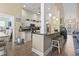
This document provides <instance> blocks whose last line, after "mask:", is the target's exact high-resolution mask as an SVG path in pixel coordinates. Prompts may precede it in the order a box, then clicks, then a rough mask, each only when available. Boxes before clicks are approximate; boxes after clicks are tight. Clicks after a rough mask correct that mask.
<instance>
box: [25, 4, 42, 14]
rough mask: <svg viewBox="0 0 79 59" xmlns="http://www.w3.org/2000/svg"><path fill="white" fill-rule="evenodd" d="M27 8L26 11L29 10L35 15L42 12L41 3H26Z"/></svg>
mask: <svg viewBox="0 0 79 59" xmlns="http://www.w3.org/2000/svg"><path fill="white" fill-rule="evenodd" d="M24 5H25V6H26V7H24V9H26V10H29V11H31V12H33V13H39V12H40V6H41V5H40V3H26V4H24Z"/></svg>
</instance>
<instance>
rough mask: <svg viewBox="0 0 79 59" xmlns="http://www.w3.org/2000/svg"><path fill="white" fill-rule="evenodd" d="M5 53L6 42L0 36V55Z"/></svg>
mask: <svg viewBox="0 0 79 59" xmlns="http://www.w3.org/2000/svg"><path fill="white" fill-rule="evenodd" d="M5 55H7V49H6V42H5V40H4V38H0V56H5Z"/></svg>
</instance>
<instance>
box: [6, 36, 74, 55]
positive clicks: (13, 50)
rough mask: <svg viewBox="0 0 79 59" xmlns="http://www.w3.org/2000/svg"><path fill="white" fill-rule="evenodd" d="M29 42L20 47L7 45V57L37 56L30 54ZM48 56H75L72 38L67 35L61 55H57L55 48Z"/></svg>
mask: <svg viewBox="0 0 79 59" xmlns="http://www.w3.org/2000/svg"><path fill="white" fill-rule="evenodd" d="M31 48H32V45H31V42H27V43H25V44H21V45H14V47H12V44H11V43H9V44H8V45H7V55H8V56H38V55H37V54H35V53H34V52H32V49H31ZM48 56H75V54H74V45H73V38H72V36H71V35H68V39H67V42H66V44H65V46H64V47H63V49H62V50H61V54H59V53H58V51H57V48H54V49H52V52H50V53H49V54H48Z"/></svg>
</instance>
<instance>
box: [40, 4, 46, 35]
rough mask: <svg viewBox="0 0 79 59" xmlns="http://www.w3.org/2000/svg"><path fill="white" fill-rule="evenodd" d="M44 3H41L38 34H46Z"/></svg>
mask: <svg viewBox="0 0 79 59" xmlns="http://www.w3.org/2000/svg"><path fill="white" fill-rule="evenodd" d="M44 17H45V16H44V3H41V17H40V18H41V19H40V20H41V28H40V33H42V34H45V33H46V22H45V18H44Z"/></svg>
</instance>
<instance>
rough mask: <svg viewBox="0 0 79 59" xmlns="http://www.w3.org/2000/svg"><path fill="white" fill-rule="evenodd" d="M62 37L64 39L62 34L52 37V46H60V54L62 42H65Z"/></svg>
mask: <svg viewBox="0 0 79 59" xmlns="http://www.w3.org/2000/svg"><path fill="white" fill-rule="evenodd" d="M62 39H63V37H62V36H57V37H54V38H52V42H51V46H52V47H56V48H58V52H59V54H60V52H61V48H62V46H63V44H62V43H63V41H62Z"/></svg>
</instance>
